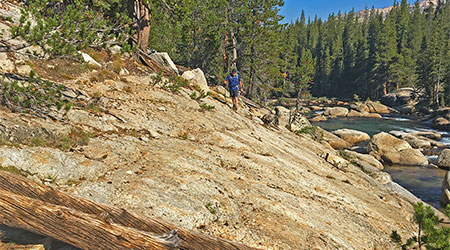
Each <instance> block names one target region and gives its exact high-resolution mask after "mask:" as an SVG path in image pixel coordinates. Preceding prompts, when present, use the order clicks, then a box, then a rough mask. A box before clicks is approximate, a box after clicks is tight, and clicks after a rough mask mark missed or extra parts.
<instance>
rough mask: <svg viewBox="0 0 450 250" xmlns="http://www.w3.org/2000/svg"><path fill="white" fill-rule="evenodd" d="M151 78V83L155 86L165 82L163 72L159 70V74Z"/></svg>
mask: <svg viewBox="0 0 450 250" xmlns="http://www.w3.org/2000/svg"><path fill="white" fill-rule="evenodd" d="M150 79H151V80H150V84H151V85H153V86H155V85H159V84H161V83H162V82H163V72H162V71H160V72H158V74H156V75H154V76H152V77H151V78H150Z"/></svg>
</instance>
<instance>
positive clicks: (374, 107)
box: [366, 101, 390, 114]
mask: <svg viewBox="0 0 450 250" xmlns="http://www.w3.org/2000/svg"><path fill="white" fill-rule="evenodd" d="M366 105H367V107H369V112H370V113H378V114H389V113H390V110H389V108H388V107H387V106H386V105H383V104H381V103H379V102H373V101H367V102H366Z"/></svg>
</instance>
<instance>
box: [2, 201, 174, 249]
mask: <svg viewBox="0 0 450 250" xmlns="http://www.w3.org/2000/svg"><path fill="white" fill-rule="evenodd" d="M0 210H1V212H0V214H1V215H0V223H1V224H4V225H7V226H11V227H18V228H23V229H26V230H28V231H31V232H35V233H38V234H43V235H47V236H50V237H52V238H55V239H58V240H60V241H63V242H65V243H68V244H71V245H73V246H75V247H78V248H81V249H86V250H91V249H92V250H97V249H109V250H122V249H177V248H176V247H177V246H176V244H174V243H172V242H169V241H165V240H163V239H160V238H158V237H157V236H155V235H151V234H149V233H146V232H142V231H139V230H136V229H132V228H127V227H124V226H121V225H117V224H108V223H107V222H103V221H101V220H99V219H97V218H95V217H93V216H91V215H88V214H85V213H82V212H79V211H76V210H74V209H70V208H66V207H63V206H57V205H53V204H49V203H44V202H42V201H38V200H35V199H31V198H28V197H24V196H20V195H16V194H13V193H10V192H1V193H0Z"/></svg>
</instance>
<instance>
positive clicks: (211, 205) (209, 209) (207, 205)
mask: <svg viewBox="0 0 450 250" xmlns="http://www.w3.org/2000/svg"><path fill="white" fill-rule="evenodd" d="M205 207H206V209H208V211H209V212H210V213H211V214H216V213H217V210H216V208H215V207H214V205H213V204H212V203H211V202H208V203H207V204H206V205H205Z"/></svg>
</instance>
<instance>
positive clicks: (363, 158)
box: [345, 150, 384, 170]
mask: <svg viewBox="0 0 450 250" xmlns="http://www.w3.org/2000/svg"><path fill="white" fill-rule="evenodd" d="M345 153H346V154H347V155H349V156H350V157H351V158H352V159H353V160H354V161H356V163H358V165H363V162H364V163H366V164H369V165H371V166H372V167H375V168H377V169H378V170H383V169H384V166H383V164H382V163H381V162H380V161H379V160H377V159H376V158H375V157H374V156H372V155H369V154H360V153H357V152H354V151H350V150H345Z"/></svg>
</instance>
